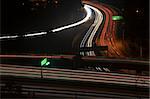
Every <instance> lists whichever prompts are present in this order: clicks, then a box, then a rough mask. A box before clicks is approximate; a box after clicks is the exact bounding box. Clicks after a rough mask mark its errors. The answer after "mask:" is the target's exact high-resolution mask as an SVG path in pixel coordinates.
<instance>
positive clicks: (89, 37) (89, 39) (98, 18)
mask: <svg viewBox="0 0 150 99" xmlns="http://www.w3.org/2000/svg"><path fill="white" fill-rule="evenodd" d="M88 7H89V8H91V9H92V10H93V11H94V13H95V20H94V22H93V24H92V25H91V26H90V28H89V30H88V31H87V33H86V34H85V36H84V38H83V40H82V41H81V44H80V48H81V47H93V39H94V36H95V34H96V33H97V30H98V29H99V27H100V25H101V23H102V21H103V14H102V13H101V12H100V11H99V10H98V9H97V8H94V7H92V6H89V5H88ZM81 55H83V56H84V55H87V56H95V53H94V51H90V52H85V53H84V52H81Z"/></svg>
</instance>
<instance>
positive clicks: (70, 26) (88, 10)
mask: <svg viewBox="0 0 150 99" xmlns="http://www.w3.org/2000/svg"><path fill="white" fill-rule="evenodd" d="M84 9H85V10H86V13H87V15H86V17H85V18H84V19H83V20H81V21H78V22H77V23H74V24H70V25H66V26H63V27H60V28H57V29H53V30H51V31H52V32H58V31H61V30H64V29H68V28H72V27H75V26H78V25H80V24H83V23H85V22H86V21H88V20H89V18H90V17H91V15H92V10H91V9H90V8H89V7H87V5H85V6H84ZM46 34H47V32H40V33H32V34H25V35H23V37H31V36H39V35H46ZM17 37H19V36H17V35H16V36H2V37H0V39H9V38H17Z"/></svg>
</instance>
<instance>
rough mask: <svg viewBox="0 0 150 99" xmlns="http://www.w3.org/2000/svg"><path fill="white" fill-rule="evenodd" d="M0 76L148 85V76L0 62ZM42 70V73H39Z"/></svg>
mask: <svg viewBox="0 0 150 99" xmlns="http://www.w3.org/2000/svg"><path fill="white" fill-rule="evenodd" d="M0 65H1V67H0V72H1V76H4V75H7V76H8V75H10V76H20V77H29V78H41V76H42V78H46V79H63V80H77V81H85V82H99V83H109V84H121V85H128V86H143V87H149V84H150V82H149V79H150V78H149V77H147V76H136V75H127V74H117V73H104V72H92V71H82V70H69V69H56V68H46V67H43V68H42V70H41V67H33V66H30V67H29V66H19V65H8V64H0ZM41 71H42V74H41Z"/></svg>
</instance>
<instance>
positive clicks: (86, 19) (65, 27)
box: [52, 5, 92, 32]
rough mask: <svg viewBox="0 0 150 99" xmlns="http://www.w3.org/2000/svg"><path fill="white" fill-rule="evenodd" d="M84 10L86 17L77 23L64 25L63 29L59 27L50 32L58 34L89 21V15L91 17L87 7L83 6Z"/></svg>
mask: <svg viewBox="0 0 150 99" xmlns="http://www.w3.org/2000/svg"><path fill="white" fill-rule="evenodd" d="M84 9H85V10H86V13H87V15H86V17H85V18H84V19H83V20H81V21H79V22H77V23H74V24H70V25H66V26H63V27H60V28H57V29H53V30H52V32H58V31H62V30H64V29H68V28H72V27H75V26H78V25H80V24H83V23H85V22H86V21H88V20H89V19H90V17H91V15H92V11H91V9H90V8H89V7H88V5H84Z"/></svg>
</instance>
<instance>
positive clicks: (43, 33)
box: [24, 32, 47, 37]
mask: <svg viewBox="0 0 150 99" xmlns="http://www.w3.org/2000/svg"><path fill="white" fill-rule="evenodd" d="M46 34H47V32H40V33H32V34H26V35H24V36H25V37H29V36H38V35H46Z"/></svg>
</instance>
